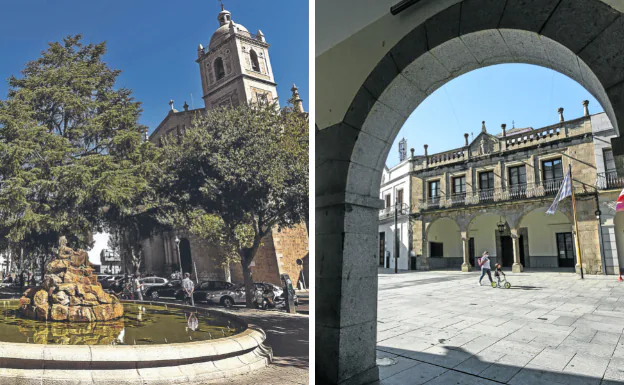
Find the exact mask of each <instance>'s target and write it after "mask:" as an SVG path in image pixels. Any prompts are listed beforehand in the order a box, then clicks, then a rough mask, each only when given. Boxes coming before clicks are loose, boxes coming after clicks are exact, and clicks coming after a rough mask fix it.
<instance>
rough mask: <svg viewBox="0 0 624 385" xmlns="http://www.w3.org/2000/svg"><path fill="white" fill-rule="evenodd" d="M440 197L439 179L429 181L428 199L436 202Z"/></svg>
mask: <svg viewBox="0 0 624 385" xmlns="http://www.w3.org/2000/svg"><path fill="white" fill-rule="evenodd" d="M439 199H440V181H439V180H435V181H431V182H429V200H431V201H433V202H436V201H438V200H439Z"/></svg>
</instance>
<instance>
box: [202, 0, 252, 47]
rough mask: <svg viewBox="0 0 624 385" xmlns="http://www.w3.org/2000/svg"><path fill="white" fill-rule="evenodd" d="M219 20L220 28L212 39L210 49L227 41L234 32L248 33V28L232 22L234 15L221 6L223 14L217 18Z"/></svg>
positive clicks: (220, 13)
mask: <svg viewBox="0 0 624 385" xmlns="http://www.w3.org/2000/svg"><path fill="white" fill-rule="evenodd" d="M217 20H219V28H217V30H216V31H215V33H213V34H212V37H211V38H210V44H209V45H208V49H213V48H214V47H215V46H216V45H217V44H219V43H220V42H221V41H223V40H225V39H226V38H227V37H229V36H230V33H234V32H247V33H249V31H247V28H245V27H243V26H242V25H240V24H236V23H235V22H234V21H232V13H231V12H230V11H228V10H227V9H223V5H221V12H219V15H218V16H217Z"/></svg>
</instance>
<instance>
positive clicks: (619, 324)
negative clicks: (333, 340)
mask: <svg viewBox="0 0 624 385" xmlns="http://www.w3.org/2000/svg"><path fill="white" fill-rule="evenodd" d="M379 273H380V274H379V297H378V304H379V308H378V323H377V357H378V358H384V357H390V358H394V359H395V360H396V364H394V365H390V366H385V367H380V381H379V384H382V385H390V384H427V385H438V384H439V385H447V384H461V385H464V384H466V385H473V384H484V385H486V384H487V385H490V384H491V385H494V384H511V385H540V384H544V385H545V384H566V385H571V384H579V385H580V384H583V385H585V384H587V385H591V384H602V385H614V384H624V337H622V332H623V330H624V282H618V280H617V277H614V276H606V277H605V276H589V277H587V276H586V279H585V280H581V279H580V277H579V276H576V275H575V274H573V273H551V272H526V273H521V274H511V273H507V278H508V280H509V281H510V282H511V284H512V285H513V286H512V288H511V289H493V288H492V287H490V286H489V281H488V279H487V276H486V277H485V278H484V279H483V282H484V285H483V286H477V280H478V272H472V273H461V272H455V271H436V272H404V273H400V274H394V272H391V271H390V270H383V269H382V270H380V271H379Z"/></svg>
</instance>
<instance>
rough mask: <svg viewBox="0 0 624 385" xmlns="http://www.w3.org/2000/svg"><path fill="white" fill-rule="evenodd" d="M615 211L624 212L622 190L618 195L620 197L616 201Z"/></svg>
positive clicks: (623, 192)
mask: <svg viewBox="0 0 624 385" xmlns="http://www.w3.org/2000/svg"><path fill="white" fill-rule="evenodd" d="M615 211H616V212H617V211H624V190H622V192H621V193H620V196H619V197H618V199H617V205H616V206H615Z"/></svg>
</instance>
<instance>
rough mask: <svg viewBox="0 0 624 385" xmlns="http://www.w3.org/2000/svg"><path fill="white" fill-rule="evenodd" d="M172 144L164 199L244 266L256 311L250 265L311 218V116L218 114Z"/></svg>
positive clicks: (267, 109) (270, 110)
mask: <svg viewBox="0 0 624 385" xmlns="http://www.w3.org/2000/svg"><path fill="white" fill-rule="evenodd" d="M165 142H166V145H165V147H164V156H163V159H165V160H166V164H167V166H166V167H165V172H164V173H163V174H162V175H163V179H162V180H161V181H160V183H159V184H160V185H161V187H162V191H163V193H164V194H166V195H167V196H168V197H169V199H170V201H171V202H173V203H175V205H176V207H177V208H178V211H179V212H181V213H184V219H185V221H186V223H187V226H188V227H189V228H190V229H191V231H192V232H193V233H195V234H196V235H199V236H201V237H203V238H204V239H207V240H209V241H211V242H213V243H216V244H219V245H220V246H221V248H222V250H223V253H224V255H225V256H226V257H229V258H230V259H234V260H240V263H241V264H242V268H243V273H244V275H245V283H246V286H247V301H248V305H251V275H250V274H249V273H250V270H249V265H250V263H251V261H252V260H253V258H254V257H255V255H256V252H257V250H258V248H259V246H260V245H261V240H262V238H263V237H264V236H265V235H267V234H268V233H269V232H270V231H271V229H272V228H273V227H276V226H277V227H290V226H294V225H295V224H298V223H301V222H302V221H304V220H305V219H306V218H307V213H308V175H309V174H308V121H307V116H306V115H304V114H300V113H296V112H294V111H292V109H291V108H285V109H283V110H281V111H280V110H278V109H276V108H275V106H240V107H237V108H230V109H217V110H213V111H210V112H208V113H207V114H206V115H205V116H202V117H200V118H199V119H197V120H196V121H195V122H194V124H193V126H192V127H190V128H189V129H187V130H186V132H185V133H184V135H183V136H182V137H180V138H176V140H166V141H165Z"/></svg>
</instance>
